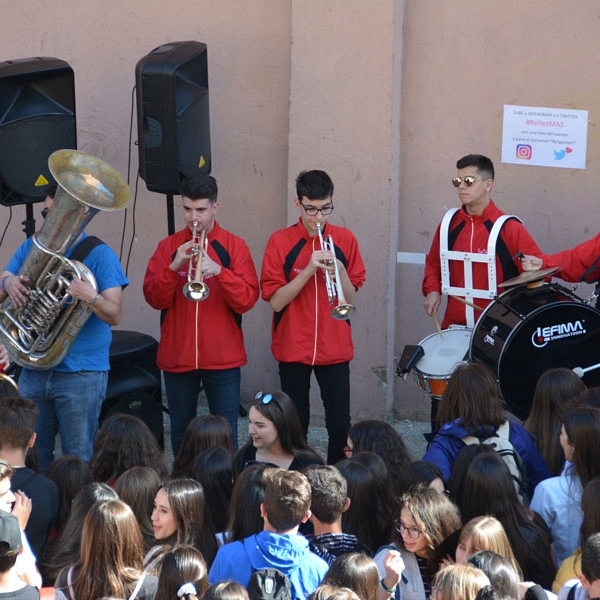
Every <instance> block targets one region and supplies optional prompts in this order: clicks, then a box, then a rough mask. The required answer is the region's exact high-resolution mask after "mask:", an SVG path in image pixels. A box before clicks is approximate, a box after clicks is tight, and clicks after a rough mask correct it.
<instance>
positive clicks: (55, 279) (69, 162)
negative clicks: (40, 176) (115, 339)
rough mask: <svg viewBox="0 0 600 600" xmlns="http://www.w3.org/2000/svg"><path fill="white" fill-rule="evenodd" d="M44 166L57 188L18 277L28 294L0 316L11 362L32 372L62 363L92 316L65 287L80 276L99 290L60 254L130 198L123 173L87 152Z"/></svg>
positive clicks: (62, 153)
mask: <svg viewBox="0 0 600 600" xmlns="http://www.w3.org/2000/svg"><path fill="white" fill-rule="evenodd" d="M48 166H49V168H50V172H51V173H52V176H53V177H54V179H55V180H56V183H57V184H58V188H57V190H56V195H55V197H54V202H53V203H52V207H51V208H50V210H49V211H48V214H47V215H46V219H45V220H44V224H43V225H42V228H41V229H40V231H39V232H38V233H37V234H35V235H34V236H33V241H32V246H31V248H30V250H29V253H28V254H27V256H26V258H25V261H24V262H23V265H22V266H21V269H20V270H19V273H18V275H19V276H28V277H29V281H28V282H27V283H26V284H25V285H27V286H28V287H29V296H27V301H26V302H25V304H24V305H23V306H21V307H15V306H14V305H13V303H12V301H11V299H10V298H6V299H5V300H4V302H3V303H2V306H1V312H0V338H1V340H2V343H4V344H5V345H6V347H7V349H8V353H9V354H10V357H11V359H12V361H13V362H15V363H17V364H19V365H21V366H24V367H28V368H30V369H52V368H54V367H55V366H56V365H58V364H59V363H61V362H62V361H63V360H64V358H65V356H66V354H67V352H68V351H69V349H70V347H71V345H72V344H73V342H74V341H75V339H76V337H77V336H78V335H79V333H80V331H81V329H82V327H83V326H84V325H85V322H86V321H87V320H88V318H89V317H90V316H91V314H92V311H91V309H90V308H89V306H88V305H87V304H86V303H85V302H82V301H81V300H76V299H74V298H72V297H71V296H70V295H69V294H68V293H67V288H68V286H69V284H70V282H71V281H72V280H73V279H74V278H75V277H80V278H81V276H82V275H84V276H85V278H86V279H87V280H88V281H89V282H90V283H91V284H92V286H93V287H94V289H96V290H97V284H96V280H95V277H94V275H93V274H92V272H91V271H90V270H89V269H88V268H87V267H86V266H85V265H84V264H83V263H81V262H79V261H76V260H69V259H68V258H65V256H64V254H66V253H67V252H68V251H69V249H70V248H71V247H72V246H73V243H74V242H75V241H76V240H77V238H78V237H79V235H80V234H81V233H82V232H83V230H84V228H85V226H86V225H87V224H88V223H89V222H90V220H91V219H92V218H93V217H94V215H96V213H97V212H98V211H100V210H105V211H115V210H121V209H123V208H125V207H126V206H127V205H128V204H129V200H130V192H129V188H128V187H127V184H126V183H125V180H124V179H123V178H122V177H121V175H119V173H118V172H117V171H116V170H115V169H113V168H112V167H110V166H109V165H107V164H106V163H104V162H103V161H101V160H100V159H98V158H95V157H93V156H90V155H89V154H84V153H83V152H79V151H77V150H58V151H56V152H54V153H52V154H51V155H50V157H49V159H48Z"/></svg>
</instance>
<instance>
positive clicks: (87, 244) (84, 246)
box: [69, 235, 104, 262]
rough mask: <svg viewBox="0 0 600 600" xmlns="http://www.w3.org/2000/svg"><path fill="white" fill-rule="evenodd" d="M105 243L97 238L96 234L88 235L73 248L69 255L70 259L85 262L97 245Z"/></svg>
mask: <svg viewBox="0 0 600 600" xmlns="http://www.w3.org/2000/svg"><path fill="white" fill-rule="evenodd" d="M101 244H104V242H103V241H102V240H101V239H100V238H97V237H96V236H95V235H88V236H87V237H86V238H83V239H82V240H81V241H80V242H79V244H77V246H75V248H74V249H73V252H71V254H70V255H69V260H78V261H79V262H83V261H84V260H85V259H86V257H87V255H88V254H89V253H90V252H91V251H92V250H93V249H94V248H95V247H96V246H100V245H101Z"/></svg>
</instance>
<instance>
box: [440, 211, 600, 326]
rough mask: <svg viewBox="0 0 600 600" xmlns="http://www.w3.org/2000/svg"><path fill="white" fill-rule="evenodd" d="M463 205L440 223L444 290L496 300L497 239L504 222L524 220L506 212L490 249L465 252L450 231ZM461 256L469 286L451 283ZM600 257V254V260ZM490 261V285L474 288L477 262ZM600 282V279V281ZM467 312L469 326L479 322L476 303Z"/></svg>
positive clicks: (493, 232)
mask: <svg viewBox="0 0 600 600" xmlns="http://www.w3.org/2000/svg"><path fill="white" fill-rule="evenodd" d="M459 210H461V209H460V208H451V209H450V210H448V211H447V212H446V214H445V215H444V218H443V219H442V223H441V226H440V259H441V271H442V294H445V295H452V296H464V297H465V298H466V299H467V301H469V302H470V303H471V304H473V300H474V299H475V298H485V299H487V300H494V298H496V296H497V294H498V291H497V290H498V288H497V276H496V242H497V241H498V236H499V235H500V231H501V229H502V227H503V226H504V223H506V221H508V220H509V219H516V220H517V221H519V223H522V221H521V219H519V218H518V217H515V216H513V215H502V216H501V217H499V218H498V219H497V220H496V221H495V222H494V225H493V226H492V229H491V231H490V235H489V238H488V246H487V252H486V253H485V254H478V253H475V252H465V251H457V250H449V249H448V235H449V233H450V223H451V221H452V217H453V216H454V215H455V214H456V213H457V212H458V211H459ZM451 260H458V261H461V262H462V263H463V266H464V280H465V287H464V288H461V287H457V286H452V285H450V261H451ZM598 260H600V257H598V259H597V261H596V262H598ZM474 262H478V263H486V264H487V272H488V287H487V289H474V288H473V263H474ZM599 283H600V282H599ZM465 315H466V319H467V327H471V328H473V327H474V325H475V310H474V309H473V307H472V306H470V305H468V304H467V305H466V306H465Z"/></svg>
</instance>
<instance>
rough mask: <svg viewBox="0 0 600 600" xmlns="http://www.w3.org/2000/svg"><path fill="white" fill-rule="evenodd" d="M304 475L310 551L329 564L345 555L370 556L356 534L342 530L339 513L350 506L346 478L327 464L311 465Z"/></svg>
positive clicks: (340, 514)
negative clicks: (307, 488)
mask: <svg viewBox="0 0 600 600" xmlns="http://www.w3.org/2000/svg"><path fill="white" fill-rule="evenodd" d="M303 472H304V474H305V475H306V478H307V479H308V483H309V484H310V489H311V503H310V511H311V513H312V514H311V516H310V521H311V523H312V524H313V528H314V536H313V538H312V539H311V540H310V544H309V547H310V549H311V551H312V552H314V553H315V554H316V555H317V556H320V557H321V558H322V559H323V560H325V561H326V562H327V563H328V564H329V565H331V564H333V562H334V561H335V559H336V558H337V557H338V556H340V554H346V553H347V552H360V553H362V554H367V555H370V552H369V549H368V548H367V546H365V545H364V544H363V543H362V542H360V541H359V540H358V538H357V537H356V536H355V535H351V534H349V533H343V531H342V514H343V513H344V512H345V511H346V510H348V508H349V507H350V498H348V483H347V481H346V478H345V477H344V476H343V475H342V474H341V473H340V472H339V471H338V469H336V468H335V467H333V466H329V465H310V466H308V467H307V468H306V469H304V471H303Z"/></svg>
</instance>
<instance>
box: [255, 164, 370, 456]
mask: <svg viewBox="0 0 600 600" xmlns="http://www.w3.org/2000/svg"><path fill="white" fill-rule="evenodd" d="M296 193H297V197H296V199H295V200H294V205H295V206H296V207H297V208H298V211H299V213H300V218H299V219H298V222H297V223H296V224H294V225H292V226H291V227H286V228H285V229H280V230H279V231H276V232H275V233H273V235H271V237H270V239H269V242H268V243H267V247H266V249H265V254H264V257H263V263H262V271H261V278H260V283H261V289H262V297H263V299H264V300H266V301H267V302H269V304H270V305H271V308H272V309H273V311H274V312H273V322H272V327H271V333H272V343H271V350H272V351H273V355H274V356H275V359H276V360H278V361H279V377H280V382H281V389H282V390H283V391H284V392H286V393H287V394H288V395H289V396H290V397H291V398H292V399H293V401H294V404H295V405H296V407H297V408H298V413H299V416H300V421H301V423H302V427H303V429H304V434H305V435H306V434H307V432H308V424H309V421H310V402H309V389H310V377H311V373H312V372H313V371H314V373H315V376H316V378H317V382H318V384H319V388H320V390H321V399H322V400H323V405H324V407H325V421H326V426H327V432H328V434H329V446H328V453H327V462H329V463H335V462H337V461H338V460H340V459H342V458H343V457H344V455H343V448H344V445H345V443H346V435H347V432H348V429H349V427H350V366H349V365H350V360H351V359H352V358H353V356H354V346H353V344H352V328H351V326H350V322H349V321H347V320H338V319H337V318H334V317H333V316H332V306H331V304H330V298H329V295H328V291H327V285H326V276H325V271H327V273H328V277H329V278H333V279H335V276H336V275H335V274H336V268H335V264H334V263H333V261H334V260H336V261H337V274H338V276H339V280H340V281H339V283H340V284H341V285H340V286H337V287H338V289H341V294H338V298H337V302H338V304H342V303H344V304H345V303H349V304H352V303H353V301H354V296H355V294H356V291H357V290H358V288H360V287H361V286H362V285H363V283H364V282H365V265H364V263H363V260H362V257H361V255H360V251H359V248H358V242H357V240H356V238H355V237H354V234H353V233H352V232H351V231H350V230H348V229H346V228H344V227H337V226H335V225H331V224H330V223H328V219H329V216H330V215H331V214H332V213H333V209H334V205H333V182H332V181H331V178H330V177H329V175H328V174H327V173H325V171H319V170H314V171H303V172H302V173H300V175H298V177H297V178H296ZM317 223H318V224H319V226H317ZM319 227H320V229H321V234H322V236H325V237H326V238H327V239H329V236H331V239H332V241H333V242H334V244H335V257H334V255H333V253H332V252H331V250H330V249H329V246H326V247H325V248H323V247H322V245H321V243H320V236H319ZM334 301H335V299H334Z"/></svg>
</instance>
